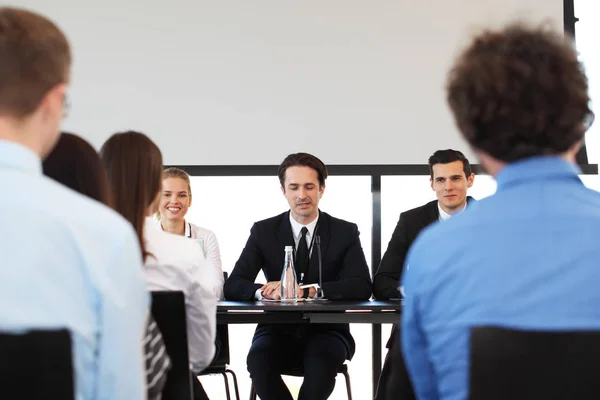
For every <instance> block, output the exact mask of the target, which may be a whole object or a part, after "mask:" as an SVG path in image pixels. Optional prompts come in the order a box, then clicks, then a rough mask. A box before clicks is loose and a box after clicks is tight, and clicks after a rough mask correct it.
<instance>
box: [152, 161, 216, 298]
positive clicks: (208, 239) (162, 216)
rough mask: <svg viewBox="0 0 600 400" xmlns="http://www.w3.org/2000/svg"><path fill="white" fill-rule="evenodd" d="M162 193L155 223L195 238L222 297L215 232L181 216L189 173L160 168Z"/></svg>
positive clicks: (185, 206)
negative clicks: (161, 169)
mask: <svg viewBox="0 0 600 400" xmlns="http://www.w3.org/2000/svg"><path fill="white" fill-rule="evenodd" d="M162 176H163V181H162V194H161V199H160V203H159V207H158V213H157V215H156V217H157V219H158V221H159V224H160V225H159V226H160V227H161V228H162V230H164V231H166V232H170V233H173V234H175V235H180V236H184V237H187V238H190V239H193V240H196V241H197V242H198V244H199V246H200V248H201V250H202V252H203V253H204V256H205V257H206V261H208V263H209V265H210V266H211V267H212V268H211V270H212V272H213V273H214V277H213V282H215V287H214V288H213V289H214V292H215V295H216V296H217V297H218V298H219V299H222V298H223V269H222V263H221V252H220V251H219V243H218V242H217V237H216V236H215V234H214V233H213V232H212V231H210V230H208V229H205V228H202V227H200V226H198V225H194V224H192V223H191V222H188V221H186V220H185V216H186V214H187V212H188V209H189V208H190V207H191V205H192V186H191V184H190V176H189V175H188V174H187V172H185V171H184V170H182V169H179V168H167V169H165V170H164V171H163V175H162Z"/></svg>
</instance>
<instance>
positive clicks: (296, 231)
mask: <svg viewBox="0 0 600 400" xmlns="http://www.w3.org/2000/svg"><path fill="white" fill-rule="evenodd" d="M289 214H290V225H291V226H292V236H293V237H294V245H295V246H296V247H295V248H296V250H297V249H298V243H300V239H301V238H302V228H304V227H306V229H308V232H306V245H307V247H308V257H309V259H310V257H311V256H312V254H311V253H312V248H311V246H310V245H311V242H312V238H313V235H314V233H315V228H316V227H317V222H318V221H319V214H318V212H317V218H315V219H314V221H312V222H311V223H309V224H307V225H302V224H301V223H300V222H298V221H296V220H295V219H294V217H292V213H291V212H290V213H289ZM298 278H300V277H298ZM254 298H255V299H256V300H262V298H263V297H262V290H261V289H257V290H256V292H255V293H254Z"/></svg>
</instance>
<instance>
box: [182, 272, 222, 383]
mask: <svg viewBox="0 0 600 400" xmlns="http://www.w3.org/2000/svg"><path fill="white" fill-rule="evenodd" d="M217 301H218V299H217V298H216V297H215V295H214V293H213V291H212V287H210V286H208V285H205V284H203V283H202V282H198V281H197V280H195V279H190V284H189V287H188V290H187V293H186V311H187V322H188V328H187V331H188V346H189V355H190V363H191V364H192V370H193V371H195V372H200V371H202V370H203V369H205V368H206V367H207V366H209V365H210V363H211V361H212V359H213V357H214V355H215V337H216V328H217Z"/></svg>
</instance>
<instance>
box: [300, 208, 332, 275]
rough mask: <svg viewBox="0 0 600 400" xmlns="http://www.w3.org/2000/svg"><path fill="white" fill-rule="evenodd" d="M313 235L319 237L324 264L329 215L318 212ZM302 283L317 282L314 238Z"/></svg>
mask: <svg viewBox="0 0 600 400" xmlns="http://www.w3.org/2000/svg"><path fill="white" fill-rule="evenodd" d="M314 234H315V236H316V235H319V236H320V237H321V259H322V261H323V262H325V254H327V248H328V247H329V240H330V239H331V236H330V233H329V215H328V214H326V213H324V212H322V211H321V210H319V221H318V222H317V229H315V233H314ZM322 266H323V268H324V267H325V265H322ZM304 282H305V283H318V282H319V253H318V250H317V241H316V238H315V241H314V244H313V247H312V249H311V256H310V263H309V267H308V272H307V274H306V276H305V279H304Z"/></svg>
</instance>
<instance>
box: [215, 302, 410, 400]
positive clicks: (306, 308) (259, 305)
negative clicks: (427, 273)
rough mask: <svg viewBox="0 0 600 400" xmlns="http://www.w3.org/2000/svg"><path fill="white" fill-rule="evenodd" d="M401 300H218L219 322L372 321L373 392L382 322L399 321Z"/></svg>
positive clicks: (377, 377)
mask: <svg viewBox="0 0 600 400" xmlns="http://www.w3.org/2000/svg"><path fill="white" fill-rule="evenodd" d="M401 308H402V304H401V301H400V300H389V301H379V300H367V301H344V300H340V301H338V300H333V301H332V300H313V301H299V302H296V303H288V302H274V301H220V302H219V303H218V305H217V323H218V324H260V323H265V324H298V323H305V324H331V323H350V324H372V325H373V327H374V328H373V340H372V351H373V357H372V371H373V391H375V389H376V387H377V382H378V380H379V375H380V374H381V324H395V323H398V322H399V320H400V312H401Z"/></svg>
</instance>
